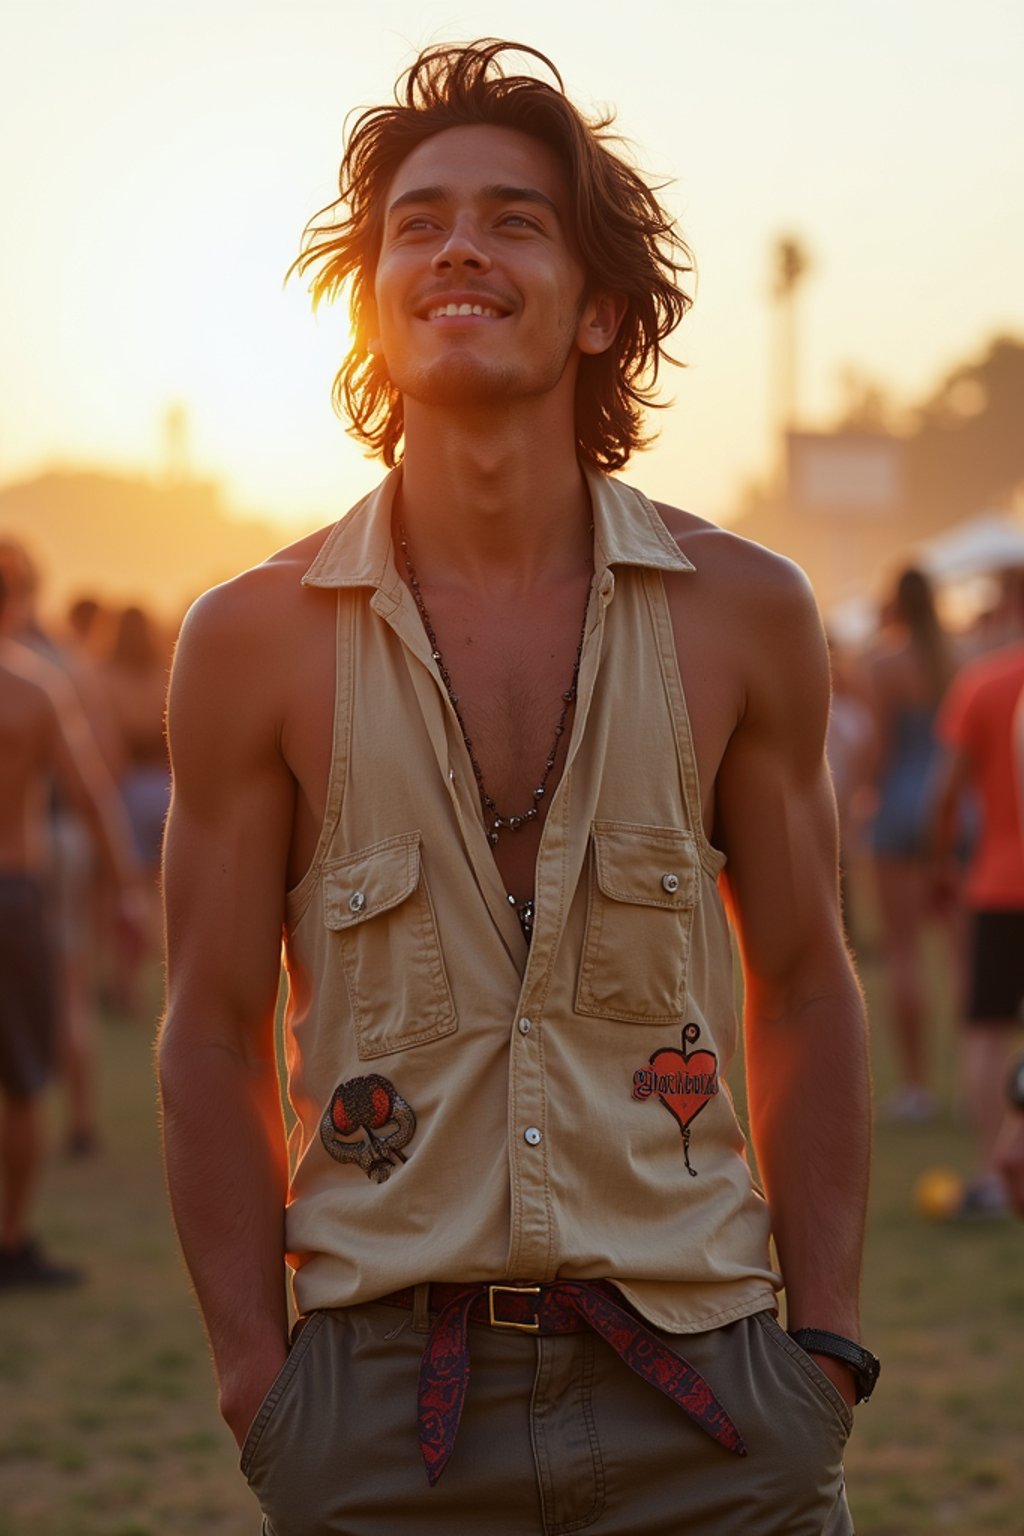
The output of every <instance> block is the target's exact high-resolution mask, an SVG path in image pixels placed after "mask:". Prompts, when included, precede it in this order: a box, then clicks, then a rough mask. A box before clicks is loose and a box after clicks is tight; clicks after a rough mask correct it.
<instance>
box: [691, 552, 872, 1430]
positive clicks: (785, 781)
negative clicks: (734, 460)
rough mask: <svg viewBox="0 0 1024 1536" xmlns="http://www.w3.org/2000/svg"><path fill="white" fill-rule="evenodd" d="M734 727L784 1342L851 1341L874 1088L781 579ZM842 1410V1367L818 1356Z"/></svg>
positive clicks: (741, 920)
mask: <svg viewBox="0 0 1024 1536" xmlns="http://www.w3.org/2000/svg"><path fill="white" fill-rule="evenodd" d="M751 624H752V626H753V632H752V633H751V634H750V635H749V636H748V642H747V646H746V654H747V656H748V657H749V658H750V660H749V668H750V671H749V678H748V686H747V695H746V702H745V709H744V713H743V718H742V720H741V722H740V724H739V725H738V727H737V729H736V731H735V733H734V735H733V737H732V739H731V741H730V743H729V746H728V749H727V751H726V754H725V757H724V759H723V763H722V767H721V770H720V773H719V781H718V796H719V798H718V819H719V836H720V838H721V840H722V841H723V843H724V846H725V850H726V852H727V854H728V858H729V864H728V894H729V897H730V902H731V906H732V908H733V915H734V918H735V921H736V924H737V929H738V932H739V938H740V946H741V953H742V959H743V969H744V976H745V987H746V1003H745V1032H746V1042H747V1078H748V1090H749V1101H750V1117H751V1129H752V1134H753V1140H754V1146H755V1150H756V1154H757V1158H758V1163H759V1166H760V1171H761V1175H762V1178H763V1181H764V1187H765V1191H766V1194H767V1196H768V1201H769V1205H770V1207H771V1213H772V1224H773V1230H774V1235H775V1242H776V1247H777V1250H778V1255H779V1263H780V1267H781V1270H782V1275H783V1279H784V1282H785V1286H786V1303H787V1321H788V1324H789V1326H790V1327H791V1328H807V1327H817V1328H825V1329H829V1330H831V1331H833V1332H835V1333H840V1334H844V1335H846V1336H847V1337H851V1338H855V1339H856V1338H858V1337H859V1302H858V1293H859V1282H860V1264H861V1251H862V1247H863V1234H864V1220H865V1207H866V1200H867V1184H868V1163H869V1146H870V1087H869V1072H868V1064H867V1051H866V1033H867V1032H866V1021H865V1015H864V1007H863V1003H862V999H861V994H860V990H859V987H858V985H857V982H856V978H855V977H854V974H853V971H852V968H851V965H850V962H849V958H848V955H847V951H846V945H845V941H844V938H843V933H842V925H841V919H840V915H839V903H838V890H837V885H838V881H837V846H836V845H837V834H836V818H835V806H834V801H833V797H832V791H831V784H830V781H829V777H828V772H827V768H826V765H825V759H824V742H825V731H826V726H827V720H828V664H827V659H826V654H825V647H824V639H823V636H822V634H821V629H820V623H819V621H818V617H817V613H816V611H815V609H814V604H813V599H812V598H811V596H810V593H809V591H808V590H807V588H806V585H805V584H804V583H803V580H802V578H800V577H799V575H798V574H797V573H795V572H793V571H792V570H791V569H790V568H788V567H785V566H778V567H775V568H774V569H773V570H772V572H771V576H770V580H769V581H768V582H767V583H766V592H765V594H764V595H763V597H762V598H760V599H759V600H758V601H757V602H756V603H755V604H754V605H753V611H752V613H751ZM819 1362H820V1364H821V1366H822V1369H823V1370H825V1371H826V1372H827V1373H828V1374H829V1375H830V1376H831V1377H832V1378H833V1380H835V1382H836V1384H837V1386H839V1387H840V1390H842V1391H843V1392H844V1393H845V1395H846V1397H847V1398H848V1400H849V1401H851V1402H852V1400H853V1397H854V1395H855V1394H854V1391H853V1385H852V1380H851V1378H850V1375H849V1373H848V1372H847V1370H846V1368H845V1367H844V1366H842V1365H840V1364H839V1363H838V1362H836V1361H833V1360H831V1359H828V1358H826V1357H819Z"/></svg>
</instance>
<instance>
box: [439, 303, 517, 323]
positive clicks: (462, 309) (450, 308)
mask: <svg viewBox="0 0 1024 1536" xmlns="http://www.w3.org/2000/svg"><path fill="white" fill-rule="evenodd" d="M474 315H475V316H477V317H478V318H480V319H482V320H501V319H502V318H503V312H502V311H501V310H500V309H494V308H493V307H492V306H491V305H489V304H435V305H434V306H433V307H432V308H430V309H428V310H427V314H426V318H427V319H428V320H447V319H456V318H458V319H461V318H463V317H464V316H474Z"/></svg>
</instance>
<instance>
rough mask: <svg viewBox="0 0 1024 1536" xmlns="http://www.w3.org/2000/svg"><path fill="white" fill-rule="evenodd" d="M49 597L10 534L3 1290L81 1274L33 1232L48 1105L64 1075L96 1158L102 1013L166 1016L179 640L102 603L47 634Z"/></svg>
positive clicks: (2, 933)
mask: <svg viewBox="0 0 1024 1536" xmlns="http://www.w3.org/2000/svg"><path fill="white" fill-rule="evenodd" d="M40 596H41V594H40V577H39V572H38V570H37V569H36V566H35V564H34V563H33V560H32V558H31V555H30V554H29V552H28V551H27V550H26V549H25V548H24V547H23V546H22V545H21V544H20V543H18V542H15V541H13V540H8V539H0V1288H3V1287H4V1286H5V1285H6V1286H12V1285H19V1286H23V1285H54V1284H68V1283H73V1282H75V1281H76V1280H78V1279H79V1278H80V1275H79V1272H78V1271H77V1270H75V1269H74V1268H72V1267H71V1266H69V1265H66V1264H62V1263H59V1262H58V1261H56V1260H54V1259H52V1258H51V1257H50V1256H49V1255H48V1254H47V1253H46V1252H45V1250H44V1249H43V1247H42V1246H41V1244H40V1243H39V1242H38V1240H37V1239H36V1238H35V1236H34V1234H33V1231H32V1214H33V1201H34V1195H35V1192H36V1188H37V1184H38V1179H39V1175H40V1171H41V1167H42V1161H43V1141H44V1138H43V1120H42V1114H41V1100H42V1093H43V1090H44V1089H45V1088H46V1087H47V1086H48V1085H49V1083H50V1082H51V1081H53V1080H54V1079H57V1080H59V1082H60V1085H61V1089H62V1104H61V1125H62V1133H61V1140H62V1145H61V1147H60V1151H61V1152H62V1153H63V1155H65V1156H69V1157H90V1156H92V1155H94V1154H95V1153H96V1152H97V1151H99V1149H100V1147H101V1144H102V1134H103V1132H102V1126H101V1124H100V1115H99V1097H98V1091H97V1090H98V1085H97V1031H98V1018H99V1016H100V1013H101V1011H102V1012H105V1013H106V1014H108V1015H109V1014H118V1015H121V1016H123V1017H124V1018H126V1019H129V1020H134V1021H138V1022H140V1023H148V1024H152V1023H153V1022H154V1021H155V1017H156V1012H157V1008H158V999H157V997H156V995H155V993H154V987H155V985H157V974H158V973H157V968H156V967H155V966H154V963H153V962H154V960H155V959H156V958H157V957H158V955H159V952H160V948H161V921H160V911H159V888H158V875H159V864H160V848H161V841H162V835H163V824H164V819H165V817H166V814H167V807H168V803H169V798H170V769H169V764H168V760H167V750H166V743H165V738H164V719H163V717H164V700H165V695H166V689H167V676H168V671H169V666H170V655H171V649H172V645H173V635H172V634H170V633H168V632H167V631H166V630H165V629H163V628H162V627H161V626H160V625H159V624H158V623H156V622H155V621H154V619H153V618H152V617H151V616H150V615H149V614H147V612H146V611H145V610H144V609H143V608H141V607H138V606H129V607H123V608H121V607H111V606H108V605H105V604H104V603H103V602H101V601H100V600H99V599H98V598H96V597H92V596H87V595H83V596H82V597H80V598H78V599H77V600H76V601H75V602H73V603H72V604H71V606H70V607H69V609H68V611H67V613H66V615H65V616H64V620H63V622H62V623H60V624H59V625H55V624H52V623H44V622H43V621H42V619H41V617H40V613H41V605H40Z"/></svg>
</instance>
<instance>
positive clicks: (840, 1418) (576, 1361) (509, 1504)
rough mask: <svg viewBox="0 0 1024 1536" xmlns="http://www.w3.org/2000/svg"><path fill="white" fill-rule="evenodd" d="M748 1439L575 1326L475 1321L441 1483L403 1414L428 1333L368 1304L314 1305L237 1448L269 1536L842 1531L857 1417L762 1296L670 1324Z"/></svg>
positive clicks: (790, 1534) (412, 1403) (843, 1535)
mask: <svg viewBox="0 0 1024 1536" xmlns="http://www.w3.org/2000/svg"><path fill="white" fill-rule="evenodd" d="M655 1331H656V1332H658V1336H659V1338H661V1339H663V1340H664V1341H665V1342H666V1343H667V1344H668V1345H669V1346H670V1347H671V1348H674V1349H675V1350H676V1351H677V1352H678V1353H679V1354H682V1355H684V1356H685V1358H686V1359H687V1360H688V1361H689V1362H690V1363H691V1364H692V1365H693V1366H694V1367H695V1368H696V1369H697V1370H698V1371H700V1372H701V1373H702V1374H703V1375H704V1376H705V1377H706V1378H707V1380H708V1383H709V1385H710V1386H711V1388H712V1390H713V1391H714V1392H715V1394H716V1396H717V1397H718V1399H719V1401H720V1402H721V1403H722V1405H723V1407H724V1408H725V1409H726V1411H727V1412H728V1413H729V1414H730V1415H731V1416H732V1418H733V1419H734V1421H735V1423H736V1425H737V1428H738V1429H739V1431H740V1433H741V1434H742V1435H743V1437H744V1439H745V1440H746V1443H747V1446H748V1449H749V1454H748V1455H747V1456H746V1457H744V1458H739V1457H737V1456H734V1455H732V1454H731V1453H730V1452H729V1451H727V1450H724V1449H723V1448H722V1447H721V1446H720V1445H718V1444H716V1443H715V1441H713V1440H712V1439H710V1438H709V1436H708V1435H706V1434H705V1433H704V1432H703V1431H702V1430H701V1429H699V1428H698V1427H697V1426H696V1425H695V1424H694V1423H693V1422H692V1421H691V1420H690V1419H689V1418H688V1417H687V1415H686V1414H685V1413H684V1412H683V1411H682V1410H681V1409H680V1408H679V1407H677V1406H676V1404H675V1403H673V1402H671V1401H670V1400H669V1399H668V1398H667V1397H664V1396H663V1395H662V1394H661V1393H660V1392H659V1391H657V1390H656V1389H655V1388H654V1387H652V1386H650V1385H649V1384H648V1383H647V1382H645V1381H643V1380H641V1378H640V1377H639V1376H637V1375H636V1374H635V1373H634V1372H633V1371H631V1370H630V1369H629V1367H628V1366H627V1365H625V1364H624V1363H623V1361H622V1360H621V1359H620V1358H619V1356H618V1355H617V1354H616V1353H615V1352H614V1350H613V1349H611V1347H610V1346H609V1345H608V1344H606V1343H605V1342H604V1341H603V1340H602V1339H600V1338H599V1337H598V1336H597V1335H596V1334H593V1333H591V1332H590V1331H589V1330H587V1331H584V1332H580V1333H571V1334H559V1335H554V1336H536V1335H530V1334H524V1333H518V1332H514V1331H509V1330H501V1329H493V1328H489V1327H487V1326H486V1325H480V1326H477V1325H474V1324H471V1325H470V1359H471V1370H470V1379H469V1391H468V1394H467V1398H466V1407H465V1412H464V1415H463V1419H462V1424H461V1427H460V1429H459V1432H458V1437H457V1439H456V1443H455V1449H454V1452H453V1454H452V1458H451V1461H450V1462H449V1464H448V1466H447V1467H446V1469H445V1471H444V1473H443V1475H442V1477H441V1480H440V1481H439V1482H438V1484H437V1486H436V1487H434V1488H430V1487H429V1486H428V1484H427V1478H426V1474H425V1472H424V1468H423V1462H422V1460H421V1457H420V1450H419V1436H418V1431H417V1424H416V1383H417V1376H418V1372H419V1364H420V1356H421V1353H422V1350H423V1345H424V1341H425V1334H424V1333H423V1332H418V1331H417V1330H416V1328H415V1327H414V1326H413V1325H412V1323H411V1321H410V1314H409V1313H408V1312H406V1311H403V1310H400V1309H398V1308H395V1307H392V1306H387V1305H385V1304H383V1303H380V1302H373V1303H370V1304H368V1305H365V1306H357V1307H350V1308H348V1309H346V1310H339V1311H327V1312H314V1313H312V1314H311V1316H310V1317H309V1319H308V1321H307V1322H306V1323H305V1326H304V1327H303V1328H302V1331H301V1332H300V1333H299V1334H298V1337H297V1339H296V1341H295V1344H294V1345H293V1348H292V1351H291V1354H290V1355H289V1357H288V1359H287V1361H286V1362H285V1365H284V1367H283V1368H282V1370H281V1372H280V1374H279V1375H278V1377H277V1379H276V1381H275V1382H274V1383H273V1385H272V1387H271V1388H270V1391H269V1392H268V1394H267V1396H266V1398H265V1400H264V1403H263V1405H262V1407H261V1409H260V1411H259V1413H258V1414H257V1416H256V1418H255V1420H254V1422H253V1426H252V1428H251V1430H250V1431H249V1435H248V1437H247V1439H246V1442H245V1445H244V1447H243V1450H242V1470H243V1472H244V1473H245V1475H246V1477H247V1478H248V1480H249V1483H250V1486H251V1487H252V1489H253V1492H254V1493H255V1494H256V1496H257V1498H258V1499H259V1501H260V1504H261V1506H262V1508H263V1512H264V1522H263V1533H264V1536H332V1533H333V1536H568V1533H569V1532H577V1531H579V1532H583V1531H586V1532H589V1533H591V1536H684V1533H685V1536H851V1533H852V1531H853V1525H852V1522H851V1520H850V1515H849V1510H848V1508H847V1504H846V1495H845V1490H844V1484H843V1469H842V1456H843V1450H844V1447H845V1445H846V1439H847V1436H848V1434H849V1431H850V1426H851V1423H852V1417H853V1416H852V1414H851V1412H850V1410H849V1409H848V1408H847V1406H846V1404H845V1403H844V1402H843V1399H842V1398H841V1397H840V1395H839V1393H838V1392H837V1391H836V1389H835V1387H834V1386H833V1385H832V1383H831V1382H830V1381H829V1380H828V1378H827V1377H826V1376H825V1375H824V1374H823V1372H821V1371H820V1370H819V1369H818V1367H817V1366H816V1365H815V1363H814V1361H813V1360H812V1359H811V1358H810V1356H809V1355H806V1354H804V1352H803V1351H802V1350H801V1349H800V1348H799V1347H798V1346H797V1345H796V1344H794V1342H793V1340H792V1339H791V1338H789V1336H788V1335H787V1334H786V1333H785V1332H784V1331H783V1330H782V1328H781V1327H780V1326H779V1324H778V1323H777V1322H776V1321H775V1319H774V1317H773V1316H772V1315H771V1314H770V1313H767V1312H762V1313H758V1314H757V1315H756V1316H754V1317H748V1318H743V1319H741V1320H740V1321H738V1322H735V1323H729V1324H728V1325H726V1326H725V1327H722V1328H717V1329H715V1330H713V1331H711V1332H708V1333H698V1334H687V1335H685V1336H681V1335H678V1334H665V1333H661V1332H660V1331H658V1330H655Z"/></svg>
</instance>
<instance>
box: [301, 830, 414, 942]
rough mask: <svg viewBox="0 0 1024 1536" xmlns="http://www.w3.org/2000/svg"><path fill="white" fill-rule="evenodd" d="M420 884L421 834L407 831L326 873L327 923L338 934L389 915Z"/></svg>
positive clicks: (342, 860)
mask: <svg viewBox="0 0 1024 1536" xmlns="http://www.w3.org/2000/svg"><path fill="white" fill-rule="evenodd" d="M419 881H420V834H419V833H418V832H406V833H403V834H402V835H401V836H400V837H390V838H388V840H387V841H386V842H383V843H375V844H374V845H373V847H372V848H362V849H360V851H359V852H358V853H353V854H350V855H349V856H348V858H345V859H339V860H337V861H336V862H335V863H332V864H330V865H329V866H328V867H327V868H326V869H325V870H324V922H325V924H326V925H327V927H328V928H332V929H334V930H335V931H339V930H341V929H343V928H352V927H354V926H355V925H356V924H357V923H365V922H366V920H367V918H370V917H377V916H378V915H379V914H380V913H381V912H388V911H390V909H391V908H392V907H397V906H398V905H399V904H400V903H401V902H403V901H405V900H406V899H407V898H408V897H409V896H411V895H412V893H413V891H414V890H415V889H416V887H417V885H419Z"/></svg>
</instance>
